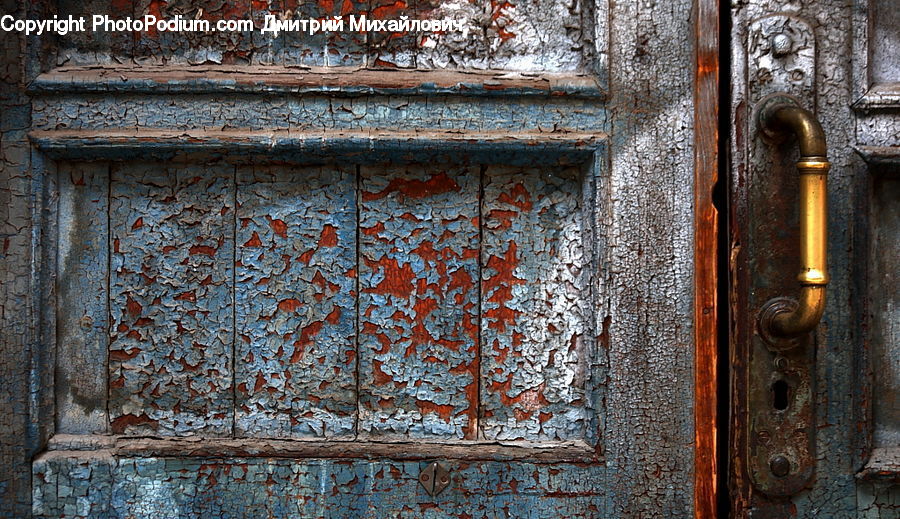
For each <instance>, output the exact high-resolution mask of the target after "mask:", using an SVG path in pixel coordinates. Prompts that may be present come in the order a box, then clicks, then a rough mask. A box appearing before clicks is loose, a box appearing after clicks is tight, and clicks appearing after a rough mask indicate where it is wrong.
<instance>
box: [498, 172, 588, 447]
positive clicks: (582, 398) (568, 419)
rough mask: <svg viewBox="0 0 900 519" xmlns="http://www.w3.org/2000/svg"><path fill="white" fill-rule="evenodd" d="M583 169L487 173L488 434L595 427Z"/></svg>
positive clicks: (539, 435) (572, 432)
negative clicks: (590, 378) (593, 419)
mask: <svg viewBox="0 0 900 519" xmlns="http://www.w3.org/2000/svg"><path fill="white" fill-rule="evenodd" d="M581 176H582V175H581V170H580V168H578V167H569V168H559V167H553V166H547V167H545V168H518V167H504V166H493V165H492V166H488V167H487V168H486V169H485V170H484V189H483V191H484V198H483V201H482V214H483V230H482V235H483V242H482V264H483V270H482V273H481V277H482V282H481V298H482V302H481V336H482V340H483V347H482V351H483V353H482V357H483V361H482V368H481V371H482V374H483V375H482V386H483V388H482V404H483V410H482V416H483V418H482V422H481V428H482V431H483V433H484V437H485V438H486V439H489V440H495V439H499V440H510V439H527V440H537V439H546V440H571V439H584V437H585V434H586V429H587V428H588V427H589V426H591V424H592V416H591V413H592V412H593V410H592V409H591V406H590V405H589V401H590V387H588V379H589V377H590V371H591V369H592V368H593V358H594V351H593V347H592V346H593V344H592V337H593V335H594V334H593V330H592V329H591V320H592V309H591V307H592V305H591V297H590V290H589V286H588V282H589V276H590V272H589V270H588V269H590V267H591V255H590V239H589V233H590V229H585V228H584V224H585V223H586V221H588V220H585V218H584V214H583V212H582V210H583V209H584V208H583V207H582V204H581V202H582V191H581V188H582V185H581V182H582V180H581Z"/></svg>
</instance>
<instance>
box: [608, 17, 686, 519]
mask: <svg viewBox="0 0 900 519" xmlns="http://www.w3.org/2000/svg"><path fill="white" fill-rule="evenodd" d="M693 9H694V3H693V2H692V1H682V0H679V1H669V2H610V9H609V11H610V12H609V17H610V19H611V20H613V21H614V28H613V29H612V30H613V31H614V32H615V37H614V38H610V46H609V53H610V55H609V62H610V63H611V67H610V93H611V97H610V99H609V106H610V108H611V109H612V110H613V114H614V115H613V119H612V129H611V135H613V137H612V138H611V140H610V154H609V157H610V169H609V175H603V176H602V177H601V178H600V179H599V182H600V187H599V189H598V190H597V191H598V195H599V197H601V199H600V200H598V203H597V207H599V208H602V212H601V213H600V214H599V216H600V220H599V221H598V222H597V226H596V229H597V232H598V234H599V235H601V240H602V243H603V247H602V249H601V255H602V256H601V257H600V263H599V265H601V268H600V269H599V272H600V280H599V283H600V288H601V293H602V294H603V295H604V298H603V304H602V306H601V308H600V316H601V319H602V322H604V326H603V329H602V333H601V334H600V336H601V338H602V339H601V340H602V341H603V342H604V343H605V345H606V347H605V348H604V349H605V351H607V353H608V366H609V376H608V378H607V380H608V385H607V393H606V400H605V402H606V410H605V413H604V417H603V419H604V423H603V425H604V432H603V447H604V457H605V462H606V466H607V468H608V469H609V478H608V480H607V488H608V489H609V491H610V496H611V498H610V500H609V506H608V510H607V511H606V515H607V516H610V517H645V518H661V517H692V516H693V515H694V476H693V471H694V468H695V465H694V455H695V453H694V449H693V448H692V446H693V444H694V441H695V440H696V437H695V424H694V402H695V400H694V399H695V397H696V396H698V395H695V394H694V389H695V384H694V376H695V375H694V367H695V364H694V353H695V349H694V328H693V327H694V322H693V316H694V211H693V201H694V183H693V179H694V163H693V161H694V156H693V143H694V110H693V103H694V90H693V88H694V72H695V70H694V67H693V65H692V63H693V62H694V56H695V39H694V15H693V13H694V11H693Z"/></svg>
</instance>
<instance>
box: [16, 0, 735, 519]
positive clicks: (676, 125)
mask: <svg viewBox="0 0 900 519" xmlns="http://www.w3.org/2000/svg"><path fill="white" fill-rule="evenodd" d="M6 4H10V5H9V9H8V12H10V13H12V14H13V16H15V17H17V18H25V17H28V18H34V19H41V18H48V17H50V16H51V15H53V14H58V15H60V16H61V17H62V16H68V15H75V16H80V15H85V16H88V15H93V14H109V15H111V17H112V18H117V19H123V18H125V17H127V16H132V17H141V16H143V15H152V16H155V17H157V18H158V19H170V20H171V19H175V17H176V16H177V15H181V16H182V17H183V19H184V20H193V19H199V20H209V21H211V22H213V23H216V22H217V21H218V20H245V19H252V20H254V21H255V22H256V27H255V29H249V28H245V30H243V31H224V30H221V31H216V32H180V33H176V32H169V31H164V30H161V29H160V28H159V27H154V26H151V27H149V28H145V29H144V30H141V31H139V32H115V31H98V32H73V33H70V34H66V35H62V36H55V35H46V34H45V35H41V36H37V35H32V36H29V37H25V36H24V35H21V34H17V33H4V38H5V39H4V47H3V51H4V52H5V53H6V55H7V57H8V63H11V64H12V65H10V66H8V67H6V68H5V69H4V74H6V76H7V79H8V81H6V82H5V84H4V85H5V86H4V88H5V89H6V90H5V92H6V93H8V94H9V95H8V97H6V98H4V104H5V108H6V112H5V113H4V118H5V119H4V120H5V121H7V122H5V123H4V127H3V129H4V132H5V133H4V142H3V144H4V148H3V153H4V171H5V172H6V175H5V176H4V177H3V179H4V182H5V183H6V184H4V190H3V191H2V193H3V196H5V197H7V198H5V199H4V200H6V202H4V206H3V207H4V208H11V210H10V211H9V213H8V214H4V215H3V216H4V225H6V227H5V229H6V230H4V231H3V232H4V235H3V236H4V239H5V240H6V241H5V242H4V246H3V249H2V250H3V255H4V256H3V261H4V262H5V265H6V266H7V272H8V273H9V274H8V275H7V277H6V280H5V281H4V283H5V286H4V288H5V290H6V293H5V295H4V298H3V300H2V302H3V305H4V307H3V313H2V318H3V319H4V321H3V326H4V329H3V334H4V348H5V349H4V350H3V357H2V363H0V366H2V370H3V371H2V372H0V376H2V377H3V383H2V385H0V387H2V390H3V391H4V394H3V398H4V405H5V406H6V405H8V407H9V413H7V415H6V416H5V417H4V418H2V419H0V427H2V429H0V431H2V433H3V434H4V440H3V449H4V451H3V456H4V457H3V460H2V465H0V467H2V469H3V474H2V475H0V482H2V483H0V491H2V493H3V498H4V500H3V505H2V512H3V513H4V514H6V515H7V516H10V517H25V516H29V515H33V516H34V517H46V518H51V517H52V518H60V517H66V518H74V517H90V518H106V517H109V518H131V517H138V518H154V519H162V518H175V517H178V518H188V517H206V518H218V517H221V518H262V517H279V518H280V517H285V518H288V517H290V518H295V517H373V518H378V517H456V518H482V517H486V518H487V517H490V518H493V517H517V518H526V517H531V518H539V517H540V518H556V517H597V518H599V517H604V518H605V517H645V518H649V517H666V518H668V517H691V516H694V515H697V516H702V517H711V516H712V514H713V504H714V487H715V478H716V471H715V458H714V434H715V432H714V419H715V409H716V404H715V384H716V381H715V345H716V342H715V335H716V309H715V293H714V292H715V286H716V283H715V271H714V267H715V257H714V253H715V247H716V240H715V219H716V216H715V211H714V209H713V206H712V192H713V189H712V186H713V183H714V180H715V171H716V149H715V148H716V136H715V131H716V95H717V88H716V84H717V83H716V82H717V54H716V53H717V37H718V32H717V28H716V27H717V20H718V13H717V12H716V6H714V5H711V3H710V2H706V1H690V0H670V1H665V2H653V1H645V0H640V1H639V0H625V1H616V2H608V1H606V0H596V1H592V0H573V1H569V0H522V1H519V2H493V1H491V2H475V1H471V2H453V1H437V0H435V1H417V0H416V1H408V2H406V1H399V2H393V1H384V2H381V1H373V2H357V1H354V0H339V1H334V2H333V1H330V0H327V1H326V0H321V1H318V2H295V1H291V0H285V1H277V0H262V1H256V0H254V1H252V2H251V1H250V0H235V1H232V2H223V1H220V0H207V1H203V2H182V1H175V0H172V1H157V0H147V1H145V0H141V1H134V2H132V1H129V0H125V1H121V0H118V1H112V2H105V1H103V0H96V1H91V2H69V1H58V2H52V1H46V2H27V3H21V4H19V5H18V6H17V7H14V6H13V5H12V4H13V3H12V2H5V3H4V5H6ZM268 15H273V16H274V17H275V18H277V19H278V20H282V21H290V20H309V19H312V20H317V21H321V20H325V19H330V20H331V23H332V25H331V29H334V30H331V31H328V32H319V33H316V34H312V35H310V34H307V33H303V32H299V31H293V30H289V27H290V26H289V24H288V25H287V26H284V27H282V29H283V30H282V31H281V32H280V33H278V34H274V33H271V32H263V31H261V29H262V28H263V27H264V25H265V24H266V23H272V22H271V21H269V22H266V18H267V16H268ZM360 15H367V16H368V17H370V18H373V19H378V20H395V21H398V20H399V22H397V23H406V22H407V21H408V20H443V19H446V20H453V21H455V23H454V24H453V25H452V26H451V27H450V29H447V28H446V26H443V25H442V26H440V27H443V28H441V29H439V30H429V29H427V27H429V25H424V26H423V25H419V27H418V29H419V30H410V31H404V30H400V29H398V30H388V31H384V30H380V29H379V27H378V26H377V25H376V26H374V27H370V28H368V29H364V30H362V31H359V30H354V28H353V26H352V25H351V17H358V16H360ZM330 17H343V18H342V20H343V22H342V23H343V24H344V25H343V26H341V27H340V28H339V27H337V26H336V25H334V24H336V23H338V22H337V20H336V19H333V18H330ZM357 23H358V19H357ZM90 24H91V21H90V19H89V22H88V25H90ZM307 26H309V23H308V22H307V23H306V24H305V25H304V26H303V27H307ZM400 27H401V29H402V27H403V26H402V25H401V26H400ZM235 28H237V26H235ZM338 29H340V30H338ZM7 114H9V115H7Z"/></svg>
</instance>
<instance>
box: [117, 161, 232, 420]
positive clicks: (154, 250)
mask: <svg viewBox="0 0 900 519" xmlns="http://www.w3.org/2000/svg"><path fill="white" fill-rule="evenodd" d="M110 189H111V203H110V229H111V233H112V236H111V241H112V251H111V264H110V314H111V326H112V328H111V330H110V333H111V337H110V345H109V393H110V400H109V410H110V421H111V429H112V432H114V433H126V434H148V433H156V432H159V433H166V434H175V435H188V434H205V435H227V434H230V433H231V423H232V412H233V409H232V387H231V385H232V373H231V362H232V347H233V346H232V342H233V307H232V289H231V283H232V277H233V268H234V241H233V230H232V229H233V227H232V222H233V218H234V217H233V211H234V198H233V196H234V174H233V168H232V167H225V166H178V167H167V166H165V165H162V164H146V165H139V164H128V165H127V166H119V167H117V168H115V169H114V170H113V172H112V181H111V188H110Z"/></svg>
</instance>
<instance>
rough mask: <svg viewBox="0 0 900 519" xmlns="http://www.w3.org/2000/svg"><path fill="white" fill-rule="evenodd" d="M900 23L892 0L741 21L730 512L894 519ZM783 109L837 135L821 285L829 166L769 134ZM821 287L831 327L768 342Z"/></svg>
mask: <svg viewBox="0 0 900 519" xmlns="http://www.w3.org/2000/svg"><path fill="white" fill-rule="evenodd" d="M897 13H898V11H897V5H896V2H891V1H887V0H885V1H880V0H870V1H863V2H851V3H847V2H829V1H825V2H807V3H802V4H797V3H790V2H787V3H782V2H777V1H776V2H772V1H752V2H748V3H744V4H742V5H741V6H738V7H735V8H734V9H733V10H732V26H733V29H732V74H731V77H732V96H733V99H732V103H731V117H730V118H731V120H732V121H733V133H732V136H731V137H732V142H731V150H732V153H733V156H732V160H731V168H732V169H731V197H732V198H731V212H730V218H731V226H730V230H729V241H730V265H731V272H730V275H731V279H732V289H731V293H730V295H731V315H732V321H731V322H732V327H731V337H732V344H731V346H732V351H731V364H732V366H733V377H732V387H731V396H732V419H731V431H730V436H731V441H730V446H729V449H730V453H731V460H732V461H731V466H730V468H729V474H730V491H731V500H732V501H731V502H732V505H731V508H732V513H733V515H734V516H736V517H835V518H837V517H867V518H868V517H873V518H874V517H896V516H897V514H898V503H900V496H898V488H900V487H898V485H897V475H898V473H900V472H898V463H897V459H898V456H897V454H898V452H900V451H898V449H900V436H898V425H900V414H898V404H897V397H896V395H897V391H898V390H900V379H898V373H900V342H898V335H897V330H898V322H900V314H898V313H897V308H898V294H900V287H898V283H897V265H898V264H900V263H898V262H900V227H898V223H900V220H898V213H897V208H898V207H900V184H898V181H897V173H898V171H900V169H898V164H900V61H898V49H900V18H898V14H897ZM773 100H774V102H776V103H777V102H783V103H787V104H789V105H790V104H792V105H794V106H795V107H796V108H800V109H805V110H807V111H809V113H811V114H812V115H813V116H814V118H815V119H816V120H818V122H819V123H820V124H821V127H822V129H823V130H824V137H825V140H826V141H827V161H828V162H830V163H831V168H830V171H828V172H827V198H828V206H827V212H822V214H823V215H824V216H827V247H826V248H825V249H824V250H825V252H827V273H828V278H829V279H827V288H824V289H821V288H820V287H821V286H822V284H821V281H825V280H824V279H819V280H816V279H813V278H814V277H815V276H812V273H813V271H812V270H810V268H811V267H812V266H814V265H813V264H811V263H810V262H809V261H807V260H809V259H810V258H811V257H812V256H810V254H813V253H815V254H818V252H816V251H817V248H818V247H819V246H820V244H824V241H823V240H824V238H825V237H824V236H820V235H818V234H817V233H813V232H807V233H804V232H803V230H802V229H801V227H802V225H801V224H802V222H807V223H809V222H812V221H813V220H815V219H817V218H818V216H816V215H818V214H819V211H818V209H816V208H815V207H814V205H815V204H813V203H811V200H812V198H810V197H813V198H817V197H819V194H821V193H819V194H815V190H816V189H818V188H813V189H812V190H810V186H812V184H810V182H812V183H816V182H818V180H816V179H817V178H818V175H819V174H820V173H822V172H823V171H824V166H823V164H824V163H825V160H821V158H820V159H815V158H814V157H812V155H819V153H814V154H812V155H811V154H809V153H803V152H802V151H800V150H798V144H799V145H801V146H802V145H803V144H804V143H803V142H802V141H804V139H803V138H800V139H797V138H793V137H789V136H787V135H785V136H787V138H786V139H781V138H779V136H778V135H775V134H773V133H772V132H771V131H766V130H765V127H766V126H767V125H766V121H765V116H764V115H765V113H766V110H767V107H769V108H770V107H771V105H772V103H773ZM785 113H787V112H785ZM761 114H762V115H763V117H762V118H761V117H760V115H761ZM783 122H784V121H782V123H783ZM795 122H796V121H795ZM775 126H778V124H776V125H775ZM782 126H783V128H782V129H787V130H789V128H787V127H786V126H784V125H783V124H782ZM794 128H797V126H796V125H794ZM810 128H812V126H810ZM770 129H771V126H770ZM775 133H778V132H775ZM782 133H783V134H790V133H792V132H791V131H786V132H782ZM801 133H806V134H807V136H808V135H809V132H801ZM812 140H818V139H807V142H806V144H807V145H808V144H809V143H810V142H811V141H812ZM809 149H810V147H809V146H807V151H808V150H809ZM803 155H807V156H805V157H804V156H803ZM811 157H812V159H811ZM798 159H799V160H800V163H799V164H798ZM804 186H806V187H804ZM804 189H806V194H807V196H806V198H802V197H801V193H802V192H803V191H804ZM813 227H815V225H813V226H812V227H807V229H812V228H813ZM823 234H824V233H823ZM804 235H805V236H804ZM803 244H806V245H807V246H808V247H807V248H805V249H803V251H804V252H803V253H801V247H803V246H804V245H803ZM810 251H811V252H810ZM808 252H809V253H808ZM798 274H800V275H801V276H800V278H801V279H800V282H799V283H798ZM801 285H803V286H801ZM817 287H819V288H817ZM820 289H821V290H825V292H826V304H825V311H824V317H823V318H822V320H821V322H820V323H819V324H818V325H817V326H815V328H814V329H813V330H812V331H811V332H808V333H801V334H799V335H794V337H791V338H787V339H785V338H778V337H772V335H771V334H770V333H769V331H771V326H767V323H766V320H767V319H768V318H769V317H771V312H769V314H768V315H767V313H766V309H767V308H769V309H770V310H771V308H772V306H771V305H770V304H769V303H770V302H771V301H776V302H777V301H781V302H782V303H783V302H784V301H786V300H785V299H777V298H785V297H787V298H793V299H794V300H797V299H802V298H804V297H805V294H810V293H811V291H816V290H820ZM782 303H778V304H782ZM790 304H791V303H788V306H790ZM767 305H769V306H767ZM801 306H804V305H803V304H802V303H801Z"/></svg>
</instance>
